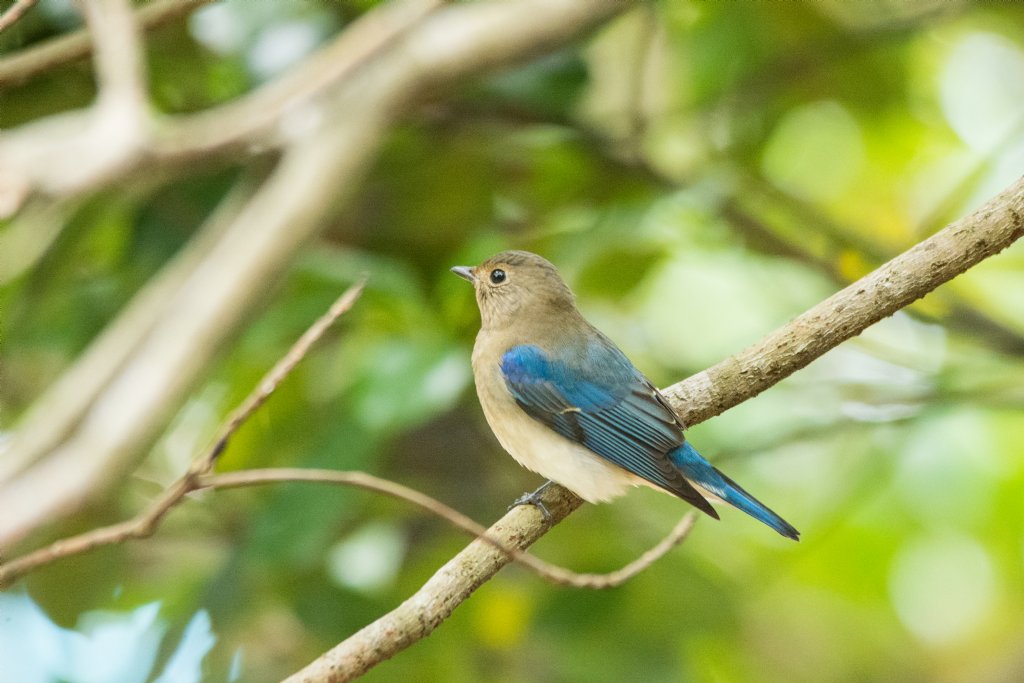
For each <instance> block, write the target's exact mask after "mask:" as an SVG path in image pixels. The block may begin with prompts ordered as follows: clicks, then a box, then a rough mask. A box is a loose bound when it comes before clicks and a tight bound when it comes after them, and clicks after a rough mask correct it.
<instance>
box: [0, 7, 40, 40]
mask: <svg viewBox="0 0 1024 683" xmlns="http://www.w3.org/2000/svg"><path fill="white" fill-rule="evenodd" d="M37 2H39V0H14V4H13V5H11V6H10V7H8V8H7V9H6V10H4V13H3V14H0V33H3V32H4V31H6V30H7V29H9V28H10V27H11V26H14V24H16V23H17V21H18V20H19V19H21V18H22V17H23V16H25V12H28V11H29V10H30V9H32V8H33V7H34V6H35V4H36V3H37Z"/></svg>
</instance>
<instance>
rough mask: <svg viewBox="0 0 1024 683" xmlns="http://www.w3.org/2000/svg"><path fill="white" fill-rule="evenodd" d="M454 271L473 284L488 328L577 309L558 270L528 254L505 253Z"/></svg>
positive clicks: (523, 252)
mask: <svg viewBox="0 0 1024 683" xmlns="http://www.w3.org/2000/svg"><path fill="white" fill-rule="evenodd" d="M452 272H453V273H455V274H456V275H458V276H459V277H461V278H463V279H465V280H469V281H470V282H471V283H473V289H475V290H476V303H477V305H478V306H479V307H480V320H481V323H482V325H483V327H484V328H485V329H497V328H502V327H506V326H508V325H511V324H513V323H515V322H516V321H518V320H519V319H520V318H521V316H524V315H529V316H530V317H539V318H540V319H542V320H543V319H550V318H548V316H558V315H566V314H569V313H572V312H574V311H575V310H576V301H575V297H573V294H572V292H571V291H570V290H569V288H568V287H567V286H566V284H565V283H564V282H563V281H562V278H561V277H560V276H559V275H558V271H557V270H555V267H554V266H553V265H551V263H550V262H549V261H548V260H547V259H544V258H541V257H540V256H537V255H536V254H531V253H530V252H528V251H503V252H501V253H500V254H496V255H494V256H492V257H491V258H489V259H487V260H486V261H484V262H483V263H481V264H480V265H478V266H455V267H454V268H452Z"/></svg>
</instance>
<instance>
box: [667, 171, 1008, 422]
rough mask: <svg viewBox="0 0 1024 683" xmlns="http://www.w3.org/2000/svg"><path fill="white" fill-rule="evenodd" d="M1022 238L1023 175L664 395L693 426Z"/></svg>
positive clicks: (771, 383) (784, 375)
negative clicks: (989, 197)
mask: <svg viewBox="0 0 1024 683" xmlns="http://www.w3.org/2000/svg"><path fill="white" fill-rule="evenodd" d="M1022 235H1024V178H1021V179H1019V180H1018V181H1017V182H1016V183H1014V184H1013V185H1011V186H1010V187H1009V188H1007V189H1006V190H1004V191H1003V192H1001V193H1000V194H999V195H997V196H996V197H994V198H993V199H991V200H990V201H988V202H986V203H985V205H984V206H982V207H981V208H979V209H978V210H976V211H975V212H974V213H972V214H970V215H968V216H964V217H963V218H961V219H960V220H958V221H956V222H955V223H952V224H951V225H949V226H948V227H946V228H945V229H943V230H941V231H939V232H937V233H936V234H935V235H933V236H931V237H930V238H928V239H926V240H925V241H923V242H921V243H919V244H917V245H915V246H914V247H912V248H911V249H909V250H907V251H905V252H903V253H902V254H900V255H899V256H897V257H896V258H894V259H892V260H891V261H889V262H888V263H885V264H884V265H882V266H881V267H879V268H878V269H876V270H874V271H873V272H871V273H869V274H868V275H865V276H864V277H862V278H861V279H860V280H857V281H856V282H854V283H853V284H851V285H849V286H848V287H846V288H845V289H842V290H840V291H839V292H836V293H835V294H833V295H832V296H830V297H829V298H828V299H825V300H824V301H822V302H821V303H820V304H818V305H817V306H815V307H813V308H811V309H810V310H808V311H806V312H804V313H802V314H801V315H799V316H798V317H796V318H795V319H794V320H792V321H791V322H789V323H788V324H786V325H784V326H782V327H780V328H779V329H777V330H775V331H774V332H772V333H770V334H768V335H767V336H766V337H764V338H763V339H762V340H761V341H759V342H757V343H756V344H754V345H752V346H750V347H748V348H746V349H744V350H743V351H741V352H740V353H738V354H736V355H734V356H731V357H729V358H726V359H725V360H723V361H722V362H721V363H718V364H717V365H715V366H714V367H711V368H708V369H707V370H705V371H703V372H701V373H698V374H696V375H694V376H693V377H690V378H688V379H685V380H683V381H682V382H679V383H677V384H673V385H672V386H670V387H668V388H667V389H665V390H664V394H665V396H666V397H668V399H669V400H670V401H671V402H672V405H673V407H674V408H675V410H676V411H677V412H678V413H679V416H680V418H682V419H683V421H684V422H685V423H686V424H688V425H693V424H697V423H698V422H703V421H704V420H707V419H708V418H710V417H714V416H715V415H719V414H721V413H723V412H724V411H726V410H728V409H729V408H731V407H733V406H735V405H737V404H739V403H742V402H743V401H745V400H747V399H748V398H751V397H752V396H756V395H757V394H759V393H761V392H762V391H764V390H765V389H767V388H769V387H770V386H772V385H774V384H775V383H776V382H778V381H779V380H781V379H783V378H785V377H788V376H789V375H791V374H793V373H794V372H796V371H797V370H799V369H800V368H803V367H805V366H806V365H807V364H808V363H810V362H811V361H813V360H814V359H815V358H817V357H819V356H821V355H822V354H823V353H825V352H826V351H828V350H829V349H831V348H833V347H835V346H838V345H839V344H841V343H842V342H844V341H846V340H847V339H849V338H851V337H855V336H857V335H858V334H860V333H861V332H863V331H864V329H865V328H867V327H869V326H870V325H873V324H874V323H876V322H878V321H879V320H882V319H883V318H887V317H889V316H890V315H892V314H893V313H895V312H896V311H898V310H899V309H901V308H903V307H904V306H907V305H908V304H911V303H913V302H914V301H916V300H918V299H920V298H921V297H923V296H924V295H925V294H928V293H929V292H931V291H932V290H933V289H935V288H936V287H938V286H939V285H941V284H943V283H944V282H947V281H949V280H952V279H953V278H954V277H956V276H957V275H959V274H960V273H962V272H964V271H966V270H967V269H969V268H971V267H972V266H974V265H976V264H977V263H979V262H980V261H982V260H984V259H986V258H988V257H989V256H993V255H995V254H998V253H999V252H1000V251H1002V250H1003V249H1005V248H1006V247H1008V246H1010V245H1011V244H1013V243H1014V242H1015V241H1017V240H1018V239H1019V238H1020V237H1021V236H1022Z"/></svg>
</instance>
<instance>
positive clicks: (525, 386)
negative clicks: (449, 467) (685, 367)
mask: <svg viewBox="0 0 1024 683" xmlns="http://www.w3.org/2000/svg"><path fill="white" fill-rule="evenodd" d="M452 272H453V273H455V274H456V275H458V276H460V277H462V278H465V279H466V280H469V281H470V282H471V283H473V288H474V289H475V290H476V301H477V305H478V306H479V307H480V319H481V326H480V333H479V334H478V335H477V337H476V344H475V346H474V347H473V375H474V377H475V379H476V390H477V395H478V396H479V397H480V405H481V406H482V407H483V410H484V416H485V417H486V418H487V423H488V424H489V425H490V426H491V429H492V430H493V431H494V435H495V436H497V437H498V441H500V442H501V445H502V446H503V447H504V448H505V450H507V451H508V452H509V453H510V454H511V455H512V457H513V458H515V459H516V460H517V461H518V462H519V464H521V465H522V466H524V467H526V468H527V469H530V470H533V471H534V472H537V473H538V474H540V475H542V476H544V477H546V478H548V479H549V480H551V481H554V482H557V483H558V484H561V485H562V486H564V487H566V488H568V489H569V490H571V491H573V492H574V493H576V494H577V495H578V496H580V497H581V498H583V499H584V500H587V501H589V502H591V503H597V502H602V501H607V500H611V499H612V498H616V497H618V496H620V495H622V494H623V493H625V492H626V490H627V489H628V488H629V487H631V486H638V485H646V486H650V487H652V488H655V489H661V490H664V491H667V492H669V493H671V494H674V495H676V496H678V497H680V498H682V499H683V500H685V501H686V502H688V503H690V504H691V505H693V506H695V507H697V508H699V509H700V510H702V511H704V512H706V513H707V514H709V515H711V516H712V517H714V518H716V519H717V518H718V513H717V512H715V509H714V508H713V507H712V506H711V504H710V503H709V502H708V500H709V499H710V500H720V501H725V502H726V503H729V504H730V505H732V506H734V507H736V508H739V509H740V510H742V511H743V512H746V513H747V514H748V515H750V516H751V517H753V518H754V519H757V520H760V521H761V522H764V523H765V524H767V525H768V526H770V527H771V528H772V529H775V530H776V531H777V532H779V533H780V534H782V535H783V536H786V537H788V538H792V539H794V540H799V538H800V533H799V532H798V531H797V530H796V529H794V528H793V526H792V525H790V524H789V523H788V522H786V521H785V520H784V519H782V518H781V517H779V516H778V515H777V514H775V513H774V512H772V511H771V510H769V509H768V508H767V507H766V506H765V505H764V504H762V503H761V502H760V501H758V500H757V499H756V498H754V497H753V496H752V495H750V494H749V493H747V492H746V491H744V490H743V488H742V487H741V486H740V485H739V484H737V483H736V482H734V481H733V480H732V479H730V478H729V477H727V476H725V475H724V474H722V473H721V472H720V471H718V469H717V468H715V467H713V466H712V465H711V463H709V462H708V461H707V460H705V459H704V458H703V457H701V455H700V454H699V453H697V451H696V450H694V448H693V446H691V445H690V444H689V443H688V442H687V441H686V440H685V439H684V438H683V424H682V422H681V421H680V420H679V418H678V416H677V415H676V414H675V412H674V411H673V410H672V408H671V407H669V405H668V402H667V401H666V400H665V397H663V396H662V395H661V393H660V392H658V390H657V389H656V388H655V387H654V385H653V384H651V382H650V380H648V379H647V378H646V377H644V375H643V373H641V372H640V371H639V370H637V369H636V368H635V367H634V366H633V364H632V363H631V362H630V361H629V359H628V358H626V356H625V354H623V353H622V351H620V350H619V349H618V347H616V346H615V344H613V343H612V342H611V340H609V339H608V338H607V337H606V336H604V335H603V334H601V332H600V331H598V330H597V328H595V327H594V326H593V325H591V324H590V323H588V322H587V321H586V320H585V319H584V318H583V316H582V315H581V314H580V312H579V311H578V310H576V300H575V297H574V296H573V293H572V292H571V291H570V290H569V288H568V287H567V286H566V284H565V283H564V282H563V281H562V278H561V277H559V275H558V272H557V271H556V270H555V267H554V266H553V265H551V263H549V262H548V261H547V260H545V259H543V258H541V257H540V256H537V255H536V254H531V253H530V252H526V251H505V252H502V253H500V254H497V255H496V256H492V257H491V258H489V259H487V260H486V261H484V262H483V263H481V264H480V265H478V266H475V267H469V266H456V267H455V268H452ZM521 500H522V501H523V502H537V501H536V500H535V499H531V498H530V497H526V498H524V499H521ZM517 502H518V501H517ZM545 512H546V511H545Z"/></svg>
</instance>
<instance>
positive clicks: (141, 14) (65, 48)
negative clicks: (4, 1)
mask: <svg viewBox="0 0 1024 683" xmlns="http://www.w3.org/2000/svg"><path fill="white" fill-rule="evenodd" d="M34 2H35V0H32V2H31V3H29V4H34ZM210 2H213V0H154V1H153V2H150V3H148V4H147V5H145V6H144V7H143V8H142V9H140V10H139V11H138V12H137V13H136V15H135V23H136V24H137V25H138V26H139V28H140V29H142V30H149V29H153V28H157V27H158V26H162V25H163V24H166V23H167V22H169V21H173V20H174V19H177V18H178V17H180V16H182V15H185V14H188V13H189V12H191V11H192V10H194V9H195V8H196V7H200V6H201V5H205V4H207V3H210ZM92 50H93V44H92V41H91V40H90V38H89V32H88V31H87V30H86V29H79V30H77V31H72V32H71V33H68V34H66V35H62V36H58V37H56V38H51V39H50V40H47V41H46V42H43V43H40V44H39V45H34V46H32V47H29V48H26V49H24V50H21V51H19V52H16V53H15V54H13V55H10V56H8V57H4V58H2V59H0V89H3V88H4V87H7V86H11V85H18V84H20V83H23V82H25V81H27V80H29V79H31V78H34V77H36V76H38V75H40V74H42V73H45V72H47V71H49V70H50V69H53V68H55V67H58V66H61V65H62V64H67V63H69V62H73V61H76V60H79V59H84V58H85V57H88V56H89V55H90V54H92Z"/></svg>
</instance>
